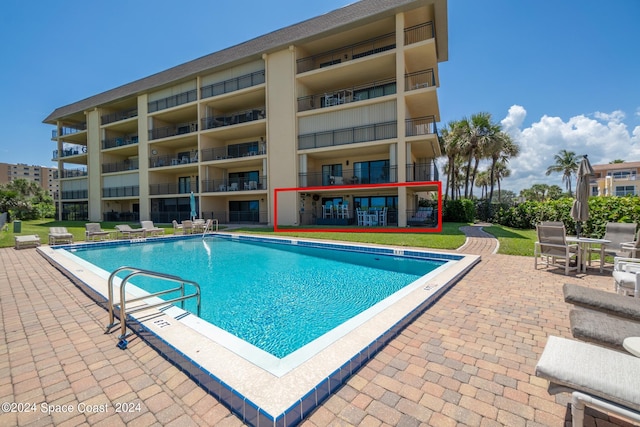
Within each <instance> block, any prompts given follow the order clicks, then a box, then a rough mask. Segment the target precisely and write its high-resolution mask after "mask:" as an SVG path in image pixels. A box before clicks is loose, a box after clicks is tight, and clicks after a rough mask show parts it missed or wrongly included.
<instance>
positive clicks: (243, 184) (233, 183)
mask: <svg viewBox="0 0 640 427" xmlns="http://www.w3.org/2000/svg"><path fill="white" fill-rule="evenodd" d="M259 176H260V175H259V172H258V171H247V172H233V173H230V174H229V186H230V187H231V188H234V189H235V190H248V189H249V188H250V187H249V183H250V182H252V181H253V182H255V183H256V184H257V183H258V180H259ZM254 190H255V188H254Z"/></svg>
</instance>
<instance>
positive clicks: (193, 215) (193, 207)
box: [189, 191, 198, 221]
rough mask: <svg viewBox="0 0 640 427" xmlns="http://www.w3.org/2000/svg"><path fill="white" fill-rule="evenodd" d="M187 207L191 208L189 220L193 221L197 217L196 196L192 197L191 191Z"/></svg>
mask: <svg viewBox="0 0 640 427" xmlns="http://www.w3.org/2000/svg"><path fill="white" fill-rule="evenodd" d="M189 205H190V207H191V220H192V221H193V220H194V219H196V217H197V216H198V212H196V196H194V195H193V191H192V192H191V196H190V197H189Z"/></svg>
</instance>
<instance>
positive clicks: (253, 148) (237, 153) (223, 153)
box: [202, 141, 267, 162]
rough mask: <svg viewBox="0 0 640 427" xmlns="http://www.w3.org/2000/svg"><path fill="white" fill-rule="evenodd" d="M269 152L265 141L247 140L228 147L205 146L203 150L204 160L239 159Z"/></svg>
mask: <svg viewBox="0 0 640 427" xmlns="http://www.w3.org/2000/svg"><path fill="white" fill-rule="evenodd" d="M262 154H267V146H266V143H265V142H258V141H256V142H246V143H242V144H232V145H229V146H227V147H215V148H205V149H203V150H202V161H204V162H207V161H210V160H225V159H237V158H239V157H250V156H257V155H262Z"/></svg>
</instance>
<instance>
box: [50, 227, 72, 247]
mask: <svg viewBox="0 0 640 427" xmlns="http://www.w3.org/2000/svg"><path fill="white" fill-rule="evenodd" d="M58 243H73V234H71V233H69V231H68V230H67V227H49V244H50V245H57V244H58Z"/></svg>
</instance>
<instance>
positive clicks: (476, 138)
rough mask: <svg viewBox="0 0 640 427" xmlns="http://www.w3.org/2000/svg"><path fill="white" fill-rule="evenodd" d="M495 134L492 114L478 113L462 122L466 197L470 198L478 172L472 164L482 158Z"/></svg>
mask: <svg viewBox="0 0 640 427" xmlns="http://www.w3.org/2000/svg"><path fill="white" fill-rule="evenodd" d="M492 132H493V129H492V124H491V114H490V113H477V114H474V115H472V116H471V119H467V118H465V119H462V121H461V138H462V139H461V143H462V144H461V145H462V150H463V152H464V154H466V155H467V173H466V177H465V184H464V197H469V185H470V184H471V185H473V184H472V180H473V179H475V174H476V172H477V162H476V167H474V168H472V167H471V162H472V161H473V159H474V158H476V157H481V156H482V153H483V152H484V149H485V146H486V145H487V144H488V143H489V140H490V136H491V134H492ZM472 170H473V175H472V177H471V179H469V175H470V174H471V171H472Z"/></svg>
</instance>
